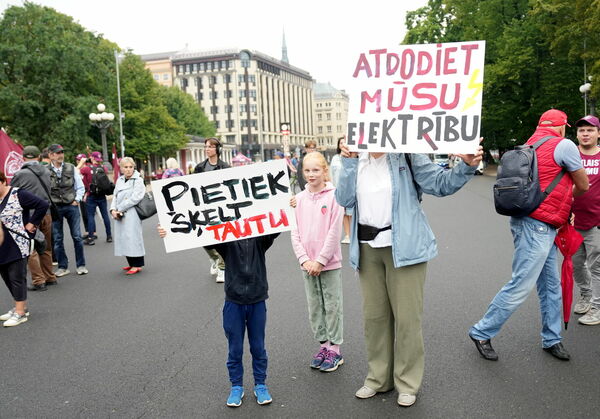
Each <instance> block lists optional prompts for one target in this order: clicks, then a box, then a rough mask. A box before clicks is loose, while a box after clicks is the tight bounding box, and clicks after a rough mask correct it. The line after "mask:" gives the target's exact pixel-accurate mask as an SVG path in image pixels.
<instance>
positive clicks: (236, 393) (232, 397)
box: [227, 386, 244, 407]
mask: <svg viewBox="0 0 600 419" xmlns="http://www.w3.org/2000/svg"><path fill="white" fill-rule="evenodd" d="M243 397H244V387H242V386H231V392H230V393H229V397H228V398H227V406H229V407H239V406H241V404H242V398H243Z"/></svg>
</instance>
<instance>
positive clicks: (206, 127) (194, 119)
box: [160, 86, 216, 138]
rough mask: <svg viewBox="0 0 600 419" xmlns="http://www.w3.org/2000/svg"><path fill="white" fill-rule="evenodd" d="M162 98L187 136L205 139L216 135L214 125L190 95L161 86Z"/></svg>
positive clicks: (173, 88) (174, 88)
mask: <svg viewBox="0 0 600 419" xmlns="http://www.w3.org/2000/svg"><path fill="white" fill-rule="evenodd" d="M160 96H161V98H162V100H163V102H164V104H165V106H166V107H167V110H168V111H169V115H171V116H172V117H173V118H175V120H176V121H177V123H178V124H179V125H181V126H182V127H183V128H184V130H185V133H186V134H188V135H197V136H200V137H205V138H206V137H212V136H214V135H215V133H216V129H215V126H214V124H213V123H212V122H210V121H209V120H208V118H207V117H206V115H205V114H204V112H202V109H201V108H200V106H199V105H198V104H197V103H196V102H195V101H194V98H192V97H191V96H190V95H188V94H187V93H185V92H183V91H181V89H179V88H177V87H166V86H160Z"/></svg>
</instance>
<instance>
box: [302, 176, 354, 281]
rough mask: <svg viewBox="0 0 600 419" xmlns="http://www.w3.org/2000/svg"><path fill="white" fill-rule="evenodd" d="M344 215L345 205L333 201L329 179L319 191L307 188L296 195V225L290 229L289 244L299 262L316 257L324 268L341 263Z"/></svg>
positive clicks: (326, 269)
mask: <svg viewBox="0 0 600 419" xmlns="http://www.w3.org/2000/svg"><path fill="white" fill-rule="evenodd" d="M343 215H344V209H343V208H342V207H341V206H339V205H338V203H337V202H336V200H335V188H334V187H333V184H331V183H330V182H327V184H326V185H325V188H324V189H323V190H322V191H321V192H316V193H311V192H309V191H308V188H307V189H305V190H304V191H302V192H300V193H299V194H298V195H296V223H297V226H298V227H297V229H296V230H292V247H293V248H294V253H296V257H297V258H298V262H299V263H300V266H302V264H303V263H304V262H306V261H307V260H316V261H317V262H319V263H320V264H321V265H323V270H324V271H329V270H332V269H338V268H340V267H341V266H342V248H341V244H340V238H341V234H342V218H343ZM302 269H304V268H302Z"/></svg>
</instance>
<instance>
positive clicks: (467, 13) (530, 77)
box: [404, 0, 600, 149]
mask: <svg viewBox="0 0 600 419" xmlns="http://www.w3.org/2000/svg"><path fill="white" fill-rule="evenodd" d="M577 1H578V2H581V3H587V4H588V5H589V4H590V3H592V0H577ZM593 1H594V2H598V1H600V0H593ZM550 3H571V2H569V1H567V0H551V1H545V2H541V1H537V2H530V1H528V0H486V1H477V0H430V2H429V3H428V5H427V6H426V7H425V8H422V9H419V10H421V12H420V13H421V16H420V17H419V19H417V20H413V21H411V22H408V21H407V23H411V25H407V27H408V28H409V31H408V33H407V35H406V37H405V39H404V42H405V43H408V42H411V43H412V42H452V41H470V40H485V41H486V67H485V80H484V92H483V98H484V102H483V108H482V113H483V115H482V134H483V136H484V137H486V141H485V142H484V146H485V147H486V148H496V147H499V148H501V149H506V148H509V147H512V146H513V145H515V144H519V143H522V142H524V141H525V140H526V139H527V138H528V136H529V135H530V133H531V130H532V128H533V127H535V125H536V123H537V119H538V118H539V115H540V114H541V113H542V112H543V111H545V110H546V109H548V108H550V107H557V108H560V109H562V110H564V111H566V112H567V114H569V115H572V116H573V118H574V117H575V116H576V115H580V114H582V113H583V102H582V100H581V97H580V96H579V93H578V86H579V83H580V79H578V78H577V77H573V70H574V69H576V68H582V61H581V51H580V53H579V54H571V55H568V54H566V53H564V52H562V53H561V52H560V51H559V48H558V45H559V43H558V42H557V41H556V42H554V43H555V44H556V46H555V47H553V39H555V36H551V34H552V33H553V32H554V31H556V30H559V29H560V25H559V24H558V22H564V21H565V19H563V18H562V17H561V15H560V13H559V9H558V8H557V7H548V5H549V4H550ZM582 7H583V6H582ZM442 12H443V13H444V15H442V14H441V13H442ZM423 13H424V15H423ZM441 17H443V18H441ZM436 25H437V26H438V28H437V29H436V28H435V26H436ZM426 26H430V27H429V28H425V27H426ZM564 42H566V43H567V44H568V45H572V43H573V40H569V39H568V37H565V39H564ZM563 48H564V46H563Z"/></svg>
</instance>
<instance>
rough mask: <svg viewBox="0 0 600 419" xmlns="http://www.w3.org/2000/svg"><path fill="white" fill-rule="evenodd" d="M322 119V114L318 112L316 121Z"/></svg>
mask: <svg viewBox="0 0 600 419" xmlns="http://www.w3.org/2000/svg"><path fill="white" fill-rule="evenodd" d="M322 120H323V114H322V113H320V112H319V113H318V114H317V121H322Z"/></svg>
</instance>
